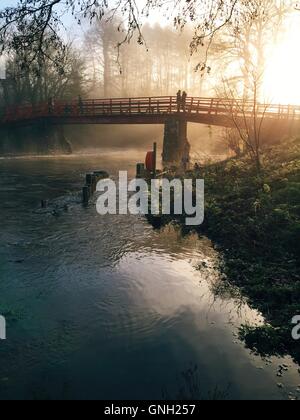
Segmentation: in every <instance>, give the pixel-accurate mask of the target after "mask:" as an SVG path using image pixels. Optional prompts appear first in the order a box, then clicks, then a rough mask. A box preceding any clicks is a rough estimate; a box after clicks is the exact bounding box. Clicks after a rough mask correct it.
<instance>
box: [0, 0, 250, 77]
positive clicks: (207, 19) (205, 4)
mask: <svg viewBox="0 0 300 420" xmlns="http://www.w3.org/2000/svg"><path fill="white" fill-rule="evenodd" d="M252 1H253V0H248V2H247V4H248V6H249V7H251V4H252ZM244 4H245V1H244V0H227V1H224V0H179V1H178V0H145V2H144V6H141V5H138V2H136V1H135V0H118V1H117V2H113V3H111V2H109V1H107V0H97V1H95V0H68V1H64V0H19V3H18V5H17V6H15V7H5V8H3V9H2V10H1V11H0V48H1V50H2V52H3V51H9V50H11V49H16V48H18V46H19V43H20V42H21V43H26V44H27V46H28V48H30V49H31V50H33V51H34V57H33V58H34V59H35V58H36V57H37V56H41V57H45V56H46V55H47V49H46V45H45V39H46V38H45V35H46V34H47V36H48V37H50V38H51V42H56V43H57V46H58V47H62V44H63V43H62V41H61V37H60V27H61V26H62V24H63V22H62V16H64V15H65V14H66V13H72V14H73V16H74V18H75V19H76V20H77V22H78V24H81V23H82V22H84V21H85V20H88V21H90V22H91V23H93V22H95V21H101V20H103V21H111V20H113V19H114V18H115V16H118V15H119V16H122V22H121V24H120V25H119V26H118V31H119V32H120V33H122V39H121V40H120V43H121V44H122V43H126V42H128V41H130V40H131V39H132V38H133V37H136V40H137V42H138V43H139V44H144V43H145V39H146V37H145V35H144V33H143V30H142V22H143V19H145V18H147V17H148V16H149V15H151V13H152V12H153V11H159V13H160V14H163V13H165V15H166V16H169V18H170V19H172V20H173V23H174V25H175V27H177V28H178V29H182V28H184V27H185V26H186V25H187V24H188V23H192V24H193V25H194V34H193V36H192V42H191V49H192V51H197V50H198V48H199V47H200V46H204V45H208V46H209V45H210V44H211V42H212V40H213V37H214V35H215V34H216V33H217V32H218V30H220V29H221V28H224V27H226V26H227V25H228V24H231V25H235V26H236V25H238V22H239V13H240V6H241V5H244ZM24 26H26V27H27V28H28V29H29V30H28V31H27V32H26V33H24V34H23V35H22V38H20V37H19V35H18V33H23V32H24V31H23V29H24ZM205 66H206V63H205V62H203V63H202V65H201V66H200V68H202V69H203V68H205Z"/></svg>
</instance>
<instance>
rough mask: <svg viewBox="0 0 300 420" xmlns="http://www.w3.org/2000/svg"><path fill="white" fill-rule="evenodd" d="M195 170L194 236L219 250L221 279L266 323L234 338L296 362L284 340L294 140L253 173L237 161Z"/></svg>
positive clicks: (295, 186)
mask: <svg viewBox="0 0 300 420" xmlns="http://www.w3.org/2000/svg"><path fill="white" fill-rule="evenodd" d="M203 172H204V173H203V174H202V175H203V177H204V179H205V182H206V217H205V223H204V225H203V226H202V227H201V232H203V233H205V234H207V235H208V236H209V237H210V238H211V239H212V240H213V241H214V242H215V243H216V244H218V245H219V246H220V247H221V250H222V252H223V254H224V257H225V259H224V261H225V265H224V271H225V274H226V275H227V278H228V280H229V282H230V283H232V284H234V285H235V286H238V287H239V289H240V290H241V292H242V294H243V295H244V296H246V297H247V298H248V300H249V302H250V304H251V305H252V306H253V307H255V308H257V309H258V310H260V311H261V312H262V314H263V315H264V317H265V318H266V320H267V322H268V323H269V324H270V325H268V326H265V327H261V328H250V327H247V326H245V327H244V328H243V329H242V331H241V335H242V338H243V339H244V340H245V341H246V344H247V345H248V346H249V347H250V348H251V349H253V350H254V351H257V352H259V353H260V354H263V355H273V354H276V355H277V354H279V355H284V354H291V355H292V356H293V357H294V358H295V360H297V361H298V362H300V344H299V342H297V341H294V340H293V339H292V337H291V330H292V326H291V320H292V318H293V317H294V316H295V315H297V314H298V315H299V314H300V272H299V271H300V270H299V268H300V139H296V140H289V141H284V142H283V143H282V144H281V145H278V146H274V147H273V148H272V149H269V150H266V152H265V153H264V155H263V171H262V173H261V175H260V176H258V175H257V172H256V171H255V168H254V167H253V165H252V164H251V162H249V161H248V160H247V159H245V158H244V159H238V160H231V161H228V162H225V163H221V164H218V165H215V166H211V167H207V168H205V169H204V171H203Z"/></svg>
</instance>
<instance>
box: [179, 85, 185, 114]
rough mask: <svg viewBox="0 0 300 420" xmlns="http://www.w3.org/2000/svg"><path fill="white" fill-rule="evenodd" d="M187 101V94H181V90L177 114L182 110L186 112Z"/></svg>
mask: <svg viewBox="0 0 300 420" xmlns="http://www.w3.org/2000/svg"><path fill="white" fill-rule="evenodd" d="M186 100H187V93H186V92H185V91H183V93H181V90H179V91H178V92H177V112H180V111H181V110H183V112H185V109H186Z"/></svg>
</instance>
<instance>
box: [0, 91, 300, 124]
mask: <svg viewBox="0 0 300 420" xmlns="http://www.w3.org/2000/svg"><path fill="white" fill-rule="evenodd" d="M179 112H180V113H182V112H184V113H185V114H191V115H194V114H207V115H216V116H217V115H219V116H223V117H225V116H227V117H232V116H236V117H241V116H246V117H247V118H249V117H252V116H260V117H263V116H264V115H266V116H268V117H269V118H273V117H276V118H289V119H300V106H298V105H285V104H272V103H265V104H263V103H254V101H251V100H243V99H229V98H221V97H220V98H209V97H188V98H187V99H186V103H185V104H184V105H183V104H178V100H177V96H153V97H149V96H148V97H147V96H143V97H142V96H141V97H134V98H103V99H84V100H81V99H72V100H69V101H66V100H53V101H51V102H50V101H49V102H47V103H40V104H37V105H34V106H32V105H23V106H19V107H10V108H7V109H6V110H4V111H3V112H2V118H1V117H0V123H1V121H2V123H3V122H4V123H5V122H16V121H22V120H34V119H38V118H48V117H61V116H65V117H68V116H70V117H72V116H73V117H74V116H80V115H86V116H95V117H97V116H101V115H112V116H113V115H131V114H134V115H138V114H141V115H144V114H145V113H151V114H158V115H159V114H168V115H172V114H175V115H176V114H178V113H179Z"/></svg>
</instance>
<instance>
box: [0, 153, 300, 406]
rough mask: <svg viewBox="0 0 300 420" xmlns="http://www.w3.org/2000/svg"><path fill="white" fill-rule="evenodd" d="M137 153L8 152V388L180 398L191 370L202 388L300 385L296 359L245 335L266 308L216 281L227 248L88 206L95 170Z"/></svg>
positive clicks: (0, 369) (0, 358)
mask: <svg viewBox="0 0 300 420" xmlns="http://www.w3.org/2000/svg"><path fill="white" fill-rule="evenodd" d="M141 159H142V156H141V155H139V156H136V154H134V153H133V152H132V153H131V152H126V153H121V152H105V153H102V154H99V155H81V156H79V155H75V156H69V157H43V158H41V157H26V158H19V159H15V158H13V159H7V158H3V159H0V175H1V176H0V198H1V206H0V217H1V247H0V315H1V314H2V315H5V317H6V319H7V340H6V341H0V399H12V398H13V399H15V398H18V399H161V398H163V397H164V396H168V397H169V398H180V397H184V396H187V397H188V396H189V395H188V392H186V393H184V395H183V391H182V390H183V389H184V388H187V387H188V386H189V384H190V380H193V381H194V383H196V389H197V394H198V395H197V398H204V399H205V398H211V399H212V398H225V399H232V398H236V399H261V398H264V399H265V398H268V399H278V398H282V399H287V398H289V397H290V398H291V396H289V394H290V393H292V394H293V396H296V395H297V392H296V388H297V387H298V386H299V384H300V375H299V373H298V368H297V366H296V365H294V364H293V362H292V361H291V360H290V358H286V359H284V360H283V359H279V358H272V359H268V360H263V359H262V358H261V357H259V356H256V355H254V354H251V353H250V351H249V350H247V349H246V348H245V347H244V344H243V343H242V342H240V341H239V339H238V338H237V333H238V328H239V326H240V325H241V324H242V323H249V324H251V325H252V324H259V323H261V322H263V319H262V318H261V316H260V314H258V313H257V312H256V311H255V310H253V309H250V308H249V307H248V306H247V304H245V303H243V302H241V300H240V299H238V298H233V297H232V295H231V294H230V293H226V292H223V293H221V294H220V293H217V292H216V290H217V289H218V285H219V284H220V282H221V281H222V280H221V274H220V273H219V271H218V269H217V265H218V258H219V256H218V254H217V253H216V251H215V250H214V249H213V247H212V245H211V243H210V242H209V240H208V239H205V238H203V239H199V238H197V237H195V236H193V235H191V236H188V237H184V238H183V237H182V236H181V235H180V233H179V232H178V231H177V230H176V229H174V228H172V227H167V228H164V229H163V230H162V231H157V230H153V229H152V227H151V226H149V224H148V223H147V221H146V220H145V219H144V218H143V217H137V216H105V217H101V216H99V215H98V214H97V212H96V208H95V203H94V202H92V203H91V204H90V206H89V207H88V208H84V207H83V206H82V205H81V203H80V197H79V192H80V190H81V188H82V186H83V182H84V176H85V173H87V172H89V171H91V170H97V169H99V170H107V171H108V172H109V173H110V174H111V176H112V177H117V174H118V170H129V172H130V175H131V176H133V175H134V171H135V164H136V162H137V161H138V160H141ZM41 199H48V200H50V205H49V208H48V209H45V210H42V209H40V201H41ZM282 363H285V364H286V365H288V366H289V370H288V371H287V372H286V373H284V376H283V377H280V378H279V377H277V368H278V366H279V365H280V364H282ZM185 378H189V380H187V379H185ZM279 383H281V384H282V388H281V387H279V386H278V385H279ZM298 395H299V394H298Z"/></svg>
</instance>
